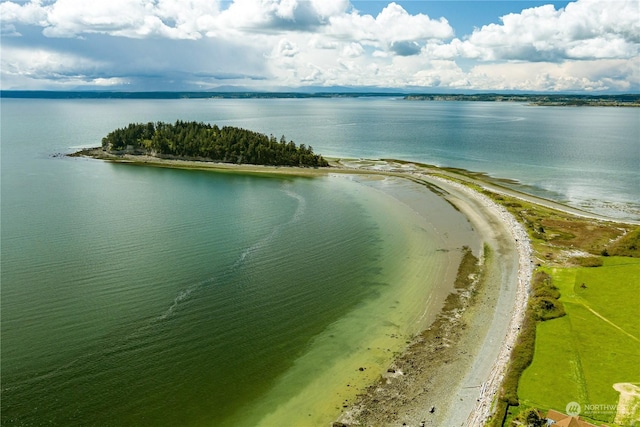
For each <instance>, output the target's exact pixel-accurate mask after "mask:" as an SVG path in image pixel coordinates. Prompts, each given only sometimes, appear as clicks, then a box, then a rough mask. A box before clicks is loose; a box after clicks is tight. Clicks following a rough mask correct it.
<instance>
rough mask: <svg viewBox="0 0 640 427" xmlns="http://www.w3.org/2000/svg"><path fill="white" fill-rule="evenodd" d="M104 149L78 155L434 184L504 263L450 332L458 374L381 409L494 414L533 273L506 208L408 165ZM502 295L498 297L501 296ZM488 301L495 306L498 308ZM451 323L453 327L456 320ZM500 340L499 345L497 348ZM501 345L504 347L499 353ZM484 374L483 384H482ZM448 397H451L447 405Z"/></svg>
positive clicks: (453, 416) (362, 404) (526, 246)
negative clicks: (202, 157) (313, 163)
mask: <svg viewBox="0 0 640 427" xmlns="http://www.w3.org/2000/svg"><path fill="white" fill-rule="evenodd" d="M100 151H101V150H100ZM100 151H98V150H93V151H92V150H84V151H82V152H80V153H78V155H79V156H88V157H94V158H99V159H102V160H107V161H111V162H117V163H130V164H137V165H148V166H156V167H168V168H182V169H205V170H217V171H225V172H238V173H259V174H269V175H272V174H279V175H280V174H282V175H296V176H317V175H326V174H328V173H346V174H367V175H371V174H377V175H393V176H398V177H403V178H408V179H411V180H414V181H415V180H416V179H418V180H419V181H421V182H422V183H423V184H425V185H427V184H428V185H430V186H435V187H437V188H438V189H439V190H441V191H442V192H443V193H442V194H441V196H442V197H444V198H445V199H447V200H448V201H449V202H450V203H452V204H453V205H454V206H456V208H458V209H459V210H460V211H461V212H463V213H464V214H465V215H466V216H467V217H468V218H469V221H470V222H471V223H472V224H473V225H474V227H476V228H477V229H478V231H479V234H480V235H481V236H482V238H483V240H485V242H487V243H489V245H490V246H497V253H498V254H499V255H500V257H497V258H498V260H499V263H502V264H501V265H497V264H496V265H494V266H493V270H492V271H491V272H489V274H490V275H491V278H492V280H495V279H499V280H497V281H496V283H498V286H496V287H488V288H489V289H486V290H483V292H485V294H486V295H485V296H486V301H485V304H484V305H482V304H481V305H479V306H476V307H471V309H470V310H468V311H469V313H464V315H463V320H464V321H465V322H468V324H471V325H472V327H469V328H467V330H466V331H464V330H463V331H454V332H453V333H454V335H455V334H462V336H461V337H460V336H459V337H458V338H460V339H459V342H460V343H461V344H460V345H459V347H458V348H456V346H455V345H452V346H451V347H452V351H454V350H457V351H458V353H459V355H460V354H463V353H462V352H464V354H466V356H465V357H459V358H458V360H457V361H453V363H450V362H451V361H450V360H449V361H447V360H444V359H443V360H442V361H441V362H442V363H444V364H447V365H449V369H451V368H453V367H455V369H456V370H457V373H458V374H459V377H458V378H447V379H446V384H445V382H444V381H445V380H443V382H442V383H441V384H438V383H437V380H436V381H435V382H434V381H431V383H430V384H432V386H433V387H434V388H433V389H432V390H431V393H430V394H429V393H426V394H424V395H422V396H420V398H419V399H413V400H412V402H411V405H405V407H403V408H402V409H400V408H399V407H397V406H396V405H395V404H391V406H390V407H387V408H383V409H384V410H385V411H387V412H390V413H392V414H393V413H395V420H394V422H393V423H392V425H396V424H397V425H402V422H403V420H407V421H411V422H412V423H421V422H422V425H482V424H483V423H484V421H485V420H486V419H487V418H488V417H489V416H490V415H491V407H492V401H493V399H494V398H495V396H496V393H497V392H498V390H499V387H500V383H501V380H502V378H503V376H504V372H505V369H506V367H507V364H508V362H509V357H510V353H511V348H512V347H513V345H514V343H515V340H516V338H517V335H518V329H519V325H520V324H521V322H522V320H523V318H524V312H525V308H526V304H527V291H528V286H529V282H530V277H531V272H532V261H531V247H530V243H529V240H528V236H527V234H526V231H525V230H524V229H523V228H522V226H521V225H520V224H519V223H518V222H517V221H516V219H515V218H514V217H513V216H512V215H511V214H509V213H508V212H507V211H506V209H505V208H503V207H502V206H499V205H498V204H496V203H495V202H493V201H491V200H490V199H489V198H488V197H486V196H484V195H482V194H480V193H479V192H477V191H475V190H473V189H471V188H469V187H468V186H465V185H463V184H460V183H457V182H454V181H451V180H449V179H445V178H442V177H440V176H435V175H433V174H432V173H427V172H425V171H421V170H418V169H414V168H411V167H405V166H402V167H391V168H390V169H389V170H379V169H374V170H371V169H370V168H369V167H366V166H365V167H360V166H359V165H355V166H356V167H344V166H339V167H331V168H327V169H323V170H317V169H309V168H289V167H286V168H278V167H265V166H251V165H241V166H237V165H226V164H209V163H205V162H197V161H183V160H163V159H158V158H152V157H148V156H147V157H144V158H142V157H141V156H112V155H107V156H105V155H104V153H101V152H100ZM396 166H397V165H396ZM429 172H431V171H429ZM508 264H510V265H508ZM505 266H506V267H505ZM505 271H506V272H505ZM498 298H501V299H500V300H499V299H498ZM491 304H494V307H493V308H492V307H491ZM474 322H475V324H474ZM452 325H453V326H455V324H454V323H452ZM507 325H508V326H507ZM474 327H475V329H474ZM465 333H466V334H467V336H464V334H465ZM472 334H477V335H478V336H477V337H472V336H471V335H472ZM497 343H500V344H499V345H497V346H496V344H497ZM423 344H424V345H426V346H429V345H430V344H431V343H429V342H424V343H423ZM465 345H466V346H468V347H467V348H464V347H463V346H465ZM473 350H476V351H473ZM496 350H499V351H497V352H496ZM478 361H480V363H479V362H478ZM423 362H424V361H423ZM436 365H437V364H436ZM434 368H436V366H434V367H432V368H431V369H429V368H425V369H424V370H423V371H422V372H421V375H417V376H415V377H411V374H407V375H399V376H393V377H391V378H387V379H385V381H387V382H388V383H395V385H396V386H399V388H402V383H403V382H407V381H409V380H411V381H415V382H418V383H419V382H420V381H421V380H425V381H426V380H427V379H428V378H430V375H432V374H433V369H434ZM479 379H481V380H482V381H478V380H479ZM470 382H472V383H473V384H472V386H469V384H470ZM476 384H477V386H476ZM438 389H440V390H438ZM434 394H436V395H437V394H442V396H443V398H442V399H440V401H439V402H438V404H437V405H433V404H432V402H433V399H432V397H433V395H434ZM455 398H459V399H460V401H456V404H455V406H454V405H453V404H452V402H453V401H454V399H455ZM403 400H404V401H405V402H406V401H407V400H408V398H407V396H405V398H404V399H397V402H402V401H403ZM447 400H448V401H449V402H448V403H449V405H448V406H447V402H446V401H447ZM440 402H442V403H440ZM459 402H462V403H459ZM368 404H370V402H367V400H366V398H362V397H361V399H360V400H359V401H358V402H356V404H355V405H353V406H352V407H351V408H349V410H347V411H346V412H345V413H344V414H343V416H342V417H341V418H340V423H344V424H347V425H352V424H353V425H355V424H358V423H359V421H358V416H359V415H361V414H362V412H363V411H370V409H371V408H369V407H367V405H368ZM431 407H437V408H438V411H437V414H436V415H435V416H431V417H430V415H429V414H431V415H433V413H431V412H430V408H431ZM443 408H444V409H443ZM399 409H400V410H399ZM403 411H404V413H403ZM429 417H430V418H429ZM382 419H385V420H386V421H389V418H380V419H379V420H382ZM385 424H386V423H385Z"/></svg>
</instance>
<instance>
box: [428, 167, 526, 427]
mask: <svg viewBox="0 0 640 427" xmlns="http://www.w3.org/2000/svg"><path fill="white" fill-rule="evenodd" d="M435 179H436V180H438V181H440V182H442V181H445V180H444V179H443V178H435ZM447 184H448V185H451V186H454V187H456V188H457V189H458V190H459V191H461V192H464V193H466V195H467V197H471V198H476V200H478V201H480V202H481V203H482V204H483V205H484V206H486V208H487V209H488V210H492V211H493V212H494V214H495V215H497V216H499V217H500V218H501V220H502V222H503V224H504V225H505V227H506V228H507V229H508V230H509V233H510V234H511V236H512V237H513V239H514V241H515V243H516V245H515V246H516V249H517V253H518V263H519V265H518V274H517V285H516V292H515V299H514V301H513V305H512V307H513V311H512V313H511V319H510V322H509V327H508V331H507V334H506V335H505V337H504V339H503V341H502V344H501V346H500V348H501V350H500V353H499V356H498V358H497V359H496V361H495V363H494V364H493V366H492V367H491V370H490V372H489V375H488V376H487V379H486V380H485V381H484V382H483V383H482V385H481V387H480V393H479V396H478V398H477V403H476V405H475V407H474V409H473V411H472V412H471V414H470V415H469V417H468V418H467V421H466V422H465V425H467V426H477V425H483V424H484V423H485V421H486V420H487V418H488V417H489V416H490V415H491V409H492V402H493V400H494V399H495V398H496V395H497V393H498V391H499V389H500V384H501V383H502V380H503V379H504V375H505V372H506V369H507V366H508V364H509V359H510V356H511V350H512V349H513V347H514V346H515V343H516V340H517V338H518V334H519V332H520V325H521V324H522V322H523V321H524V317H525V312H526V307H527V299H528V295H529V289H530V284H531V277H532V274H533V254H532V249H531V242H530V241H529V237H528V235H527V232H526V230H525V229H524V227H522V225H521V224H520V223H519V222H518V221H517V220H516V219H515V218H514V217H513V215H511V214H510V213H509V212H507V210H506V209H505V208H504V207H502V206H500V205H498V204H497V203H495V202H493V201H492V200H491V199H489V198H488V197H486V196H485V195H483V194H480V193H478V192H476V191H474V190H472V189H470V188H469V187H466V186H464V185H462V184H458V183H455V182H447Z"/></svg>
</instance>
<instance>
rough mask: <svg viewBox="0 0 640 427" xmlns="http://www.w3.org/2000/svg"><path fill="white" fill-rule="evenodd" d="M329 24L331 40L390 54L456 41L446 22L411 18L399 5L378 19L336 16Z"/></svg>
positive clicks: (390, 8) (354, 15) (356, 13)
mask: <svg viewBox="0 0 640 427" xmlns="http://www.w3.org/2000/svg"><path fill="white" fill-rule="evenodd" d="M330 22H331V25H329V26H328V27H327V28H326V30H325V32H326V34H328V35H330V36H332V37H335V38H337V39H342V40H351V41H358V42H361V43H367V44H370V45H372V46H375V47H379V48H383V49H385V50H389V51H393V50H394V46H395V47H397V46H413V45H414V44H415V45H417V46H420V45H421V44H424V43H425V42H426V41H427V40H430V39H448V38H451V37H453V28H451V26H450V25H449V23H448V22H447V20H446V19H444V18H441V19H439V20H434V19H431V18H429V16H427V15H425V14H421V13H419V14H417V15H410V14H409V13H408V12H407V11H406V10H404V9H403V8H402V7H401V6H400V5H398V4H396V3H391V4H389V5H388V6H387V7H385V8H384V9H383V10H382V11H381V12H380V13H379V14H378V16H377V17H375V18H374V17H373V16H371V15H360V14H359V13H358V12H356V11H354V12H352V13H350V14H343V15H339V16H335V17H333V18H332V19H331V20H330ZM419 50H420V48H419V47H418V49H417V51H419ZM417 51H414V52H413V53H417Z"/></svg>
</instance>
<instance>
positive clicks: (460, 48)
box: [451, 0, 640, 62]
mask: <svg viewBox="0 0 640 427" xmlns="http://www.w3.org/2000/svg"><path fill="white" fill-rule="evenodd" d="M501 21H502V23H501V24H490V25H485V26H483V27H482V28H480V29H477V30H475V31H474V32H473V33H472V34H471V35H470V36H469V37H468V38H467V39H466V40H464V41H460V40H457V39H456V40H454V41H453V42H452V43H451V46H452V47H455V50H456V52H457V54H459V55H461V56H464V57H467V58H478V59H482V60H487V61H495V60H522V61H554V62H560V61H563V60H566V59H598V58H609V59H612V58H633V57H635V56H637V54H638V43H639V42H640V3H638V2H637V1H636V0H616V1H615V2H613V1H603V0H579V1H576V2H575V3H569V4H568V5H567V7H566V8H565V9H560V10H556V9H555V8H554V7H553V6H552V5H545V6H540V7H535V8H531V9H525V10H523V11H522V12H520V13H511V14H508V15H505V16H503V17H502V18H501Z"/></svg>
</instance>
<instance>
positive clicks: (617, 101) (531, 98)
mask: <svg viewBox="0 0 640 427" xmlns="http://www.w3.org/2000/svg"><path fill="white" fill-rule="evenodd" d="M404 99H406V100H409V101H484V102H526V103H530V104H533V105H545V106H603V107H608V106H611V107H640V95H638V94H619V95H578V94H575V95H564V94H537V95H536V94H496V93H478V94H472V95H462V94H412V95H406V96H405V97H404Z"/></svg>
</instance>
